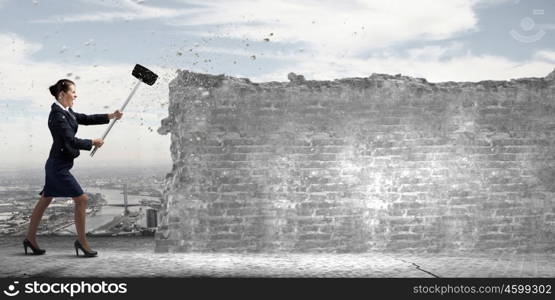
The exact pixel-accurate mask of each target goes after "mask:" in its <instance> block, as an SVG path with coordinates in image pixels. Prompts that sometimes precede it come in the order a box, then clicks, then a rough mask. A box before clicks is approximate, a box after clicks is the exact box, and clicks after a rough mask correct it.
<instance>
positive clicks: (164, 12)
mask: <svg viewBox="0 0 555 300" xmlns="http://www.w3.org/2000/svg"><path fill="white" fill-rule="evenodd" d="M82 2H86V3H89V4H94V5H98V6H101V7H104V8H107V9H109V10H108V11H96V12H92V13H85V14H71V15H56V16H51V17H49V18H46V19H38V20H34V21H31V23H73V22H113V21H118V20H129V21H130V20H146V19H159V18H175V17H179V16H183V15H187V14H191V13H194V12H195V10H194V9H187V10H184V9H168V8H161V7H156V6H151V5H148V4H144V3H142V4H139V3H137V2H135V1H131V0H119V1H111V2H104V1H102V2H98V1H90V0H82Z"/></svg>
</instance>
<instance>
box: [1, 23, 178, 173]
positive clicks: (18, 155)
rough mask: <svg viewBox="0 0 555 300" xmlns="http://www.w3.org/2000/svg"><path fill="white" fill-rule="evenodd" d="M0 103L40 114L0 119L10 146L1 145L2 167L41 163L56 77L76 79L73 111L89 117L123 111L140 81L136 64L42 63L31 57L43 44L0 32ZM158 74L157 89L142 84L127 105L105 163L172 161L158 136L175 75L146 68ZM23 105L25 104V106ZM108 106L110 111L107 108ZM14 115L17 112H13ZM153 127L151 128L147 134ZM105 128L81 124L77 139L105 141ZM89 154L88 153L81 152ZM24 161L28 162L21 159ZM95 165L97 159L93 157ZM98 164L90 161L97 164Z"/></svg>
mask: <svg viewBox="0 0 555 300" xmlns="http://www.w3.org/2000/svg"><path fill="white" fill-rule="evenodd" d="M0 49H1V50H0V61H2V64H0V76H2V81H0V89H1V90H2V95H1V96H0V100H3V101H13V102H12V103H10V102H8V106H12V107H25V110H29V111H37V110H38V111H42V113H41V114H40V115H32V114H30V113H29V112H28V111H22V112H18V113H22V114H24V115H25V118H21V117H11V116H9V119H8V120H0V124H1V127H2V130H1V131H0V136H2V139H3V140H4V141H9V142H8V143H4V144H0V152H1V153H2V155H1V156H0V165H3V166H5V167H8V166H18V165H21V164H24V165H28V164H31V163H35V162H33V161H34V160H39V161H43V158H44V155H45V153H46V155H47V154H48V151H49V149H50V145H51V138H50V133H49V132H48V128H47V126H46V125H47V122H46V120H47V117H48V113H49V111H50V105H51V103H52V101H53V100H54V98H53V97H52V96H51V95H50V93H49V91H48V87H49V86H50V85H52V84H54V83H55V82H56V81H57V80H58V79H61V78H67V73H69V72H71V73H72V74H73V75H72V77H69V78H70V79H73V78H75V76H79V77H80V78H81V79H79V80H75V82H76V85H77V94H78V98H77V99H76V102H75V105H74V110H75V111H77V112H83V113H86V114H92V113H107V112H112V111H113V110H115V109H118V108H120V106H121V105H122V104H123V101H124V100H125V99H126V98H127V96H128V94H129V92H130V90H131V88H132V86H133V85H134V84H135V82H136V79H135V78H134V77H133V76H132V75H131V70H132V68H133V66H131V65H124V64H110V65H108V64H106V65H101V66H99V67H93V66H86V65H72V64H67V63H66V64H64V65H58V64H54V63H51V62H39V61H35V60H33V59H31V55H32V54H33V53H34V52H35V51H37V50H38V49H41V45H40V44H36V43H30V42H28V41H26V40H24V39H22V38H21V37H19V36H17V35H14V34H0ZM148 67H149V68H151V69H152V70H153V71H155V72H156V73H158V75H159V76H160V78H159V80H158V81H157V83H156V84H155V85H154V86H147V85H143V86H141V87H140V88H139V90H138V91H137V93H136V95H135V96H134V98H133V99H132V100H131V102H130V103H129V105H128V106H127V108H126V110H125V112H124V114H125V116H124V119H122V120H123V121H122V122H120V123H119V124H116V126H115V127H114V129H112V132H110V135H109V136H108V140H107V142H106V144H105V147H106V149H109V148H110V149H111V150H110V151H106V149H104V150H105V153H106V154H105V156H104V157H103V158H102V161H103V162H110V163H116V164H121V163H122V162H129V161H141V160H147V161H150V162H152V161H163V160H167V161H169V160H170V156H169V136H160V135H158V134H157V133H156V129H157V128H158V126H159V125H160V119H162V118H163V117H165V116H166V115H167V112H166V111H165V109H163V108H162V107H161V105H160V104H161V103H165V102H167V100H168V80H169V79H170V78H172V77H174V74H173V71H172V70H170V69H164V68H161V67H158V66H148ZM21 102H25V105H21ZM105 107H108V108H105ZM12 111H13V110H12ZM149 127H150V129H151V130H149ZM105 128H106V125H104V126H80V127H79V133H78V135H77V136H78V137H80V138H96V137H101V135H102V133H104V130H105ZM108 153H109V154H108ZM83 156H87V153H86V152H85V153H83ZM22 157H24V159H22ZM93 159H94V160H95V161H96V162H97V161H98V159H97V158H96V157H95V158H93ZM95 161H91V162H89V163H91V164H93V163H95Z"/></svg>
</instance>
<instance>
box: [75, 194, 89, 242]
mask: <svg viewBox="0 0 555 300" xmlns="http://www.w3.org/2000/svg"><path fill="white" fill-rule="evenodd" d="M88 200H89V197H88V196H87V195H86V194H82V195H80V196H78V197H73V201H74V202H75V210H74V212H75V229H76V231H77V239H78V240H79V242H80V243H81V245H82V246H83V247H84V248H85V250H87V251H91V247H89V243H88V242H87V237H86V235H85V217H86V216H87V215H86V213H87V212H86V210H87V201H88Z"/></svg>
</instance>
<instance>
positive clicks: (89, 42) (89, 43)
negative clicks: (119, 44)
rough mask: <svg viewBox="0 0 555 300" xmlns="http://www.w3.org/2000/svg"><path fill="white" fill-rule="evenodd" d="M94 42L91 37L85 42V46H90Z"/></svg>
mask: <svg viewBox="0 0 555 300" xmlns="http://www.w3.org/2000/svg"><path fill="white" fill-rule="evenodd" d="M93 43H94V40H93V39H90V40H88V41H86V42H85V46H90V45H92V44H93Z"/></svg>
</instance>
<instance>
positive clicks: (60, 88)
mask: <svg viewBox="0 0 555 300" xmlns="http://www.w3.org/2000/svg"><path fill="white" fill-rule="evenodd" d="M70 85H75V83H73V81H71V80H69V79H60V80H58V82H56V84H54V85H52V86H50V87H49V88H48V89H49V90H50V94H52V96H54V98H56V99H58V95H59V94H60V93H61V92H67V91H69V86H70Z"/></svg>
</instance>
